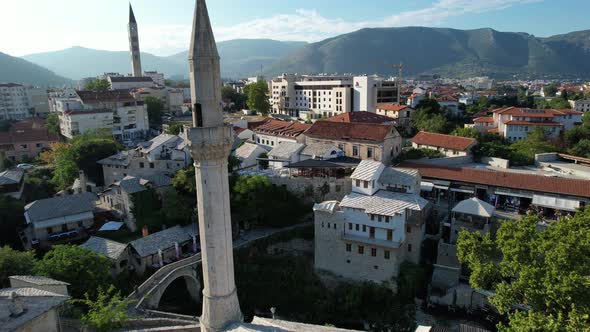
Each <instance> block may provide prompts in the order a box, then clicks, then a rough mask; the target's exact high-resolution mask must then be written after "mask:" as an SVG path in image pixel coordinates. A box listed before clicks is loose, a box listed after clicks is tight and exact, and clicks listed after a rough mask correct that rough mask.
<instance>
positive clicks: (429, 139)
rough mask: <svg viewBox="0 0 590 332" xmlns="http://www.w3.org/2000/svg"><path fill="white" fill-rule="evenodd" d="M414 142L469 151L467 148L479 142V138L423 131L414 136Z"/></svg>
mask: <svg viewBox="0 0 590 332" xmlns="http://www.w3.org/2000/svg"><path fill="white" fill-rule="evenodd" d="M412 142H413V143H415V144H418V145H428V146H436V147H439V148H445V149H451V150H457V151H467V149H469V148H470V147H471V146H473V145H474V144H475V143H477V140H476V139H475V138H469V137H460V136H453V135H443V134H436V133H429V132H425V131H421V132H419V133H418V134H416V136H414V138H412Z"/></svg>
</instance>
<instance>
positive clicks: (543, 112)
mask: <svg viewBox="0 0 590 332" xmlns="http://www.w3.org/2000/svg"><path fill="white" fill-rule="evenodd" d="M492 112H493V113H496V114H502V115H512V116H522V117H529V118H531V117H538V118H545V117H546V118H552V117H554V116H563V115H568V114H583V113H582V112H579V111H576V110H571V109H560V110H556V109H534V108H523V107H504V108H497V109H495V110H492Z"/></svg>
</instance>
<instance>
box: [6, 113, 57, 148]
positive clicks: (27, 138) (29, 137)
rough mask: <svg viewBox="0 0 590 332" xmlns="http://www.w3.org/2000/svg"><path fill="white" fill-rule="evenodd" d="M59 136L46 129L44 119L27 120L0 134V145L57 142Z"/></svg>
mask: <svg viewBox="0 0 590 332" xmlns="http://www.w3.org/2000/svg"><path fill="white" fill-rule="evenodd" d="M57 141H59V135H57V134H53V133H50V132H49V130H47V128H45V121H44V120H43V119H26V120H23V121H21V122H17V123H15V124H13V125H12V126H11V127H10V129H9V130H8V131H6V132H1V133H0V144H18V143H21V142H23V143H26V142H57Z"/></svg>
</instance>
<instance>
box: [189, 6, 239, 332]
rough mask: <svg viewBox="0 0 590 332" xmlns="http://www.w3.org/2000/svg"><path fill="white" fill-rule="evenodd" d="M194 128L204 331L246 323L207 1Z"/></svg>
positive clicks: (196, 25) (197, 28) (194, 80)
mask: <svg viewBox="0 0 590 332" xmlns="http://www.w3.org/2000/svg"><path fill="white" fill-rule="evenodd" d="M189 66H190V83H191V96H192V105H193V106H192V107H193V128H190V129H189V130H188V133H187V138H188V145H189V147H190V150H191V155H192V157H193V159H194V161H195V173H196V182H197V208H198V211H199V234H200V237H201V250H202V252H201V257H202V259H203V315H202V316H201V319H200V322H201V331H207V332H208V331H220V330H222V329H223V328H224V327H226V326H227V325H228V324H229V323H231V322H236V321H241V320H242V313H241V311H240V305H239V303H238V295H237V291H236V284H235V280H234V259H233V245H232V229H231V227H232V225H231V215H230V206H229V183H228V170H227V158H228V156H229V154H230V151H231V147H232V142H233V132H232V128H231V127H229V126H225V125H224V124H223V115H222V107H221V78H220V76H221V73H220V68H219V54H218V53H217V46H216V44H215V38H214V37H213V31H212V29H211V22H210V21H209V14H208V12H207V5H206V4H205V0H196V7H195V16H194V22H193V31H192V38H191V47H190V50H189Z"/></svg>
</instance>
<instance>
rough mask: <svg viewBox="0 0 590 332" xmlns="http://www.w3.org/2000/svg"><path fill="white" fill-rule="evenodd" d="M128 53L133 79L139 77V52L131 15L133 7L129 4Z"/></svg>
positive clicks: (136, 30) (136, 33)
mask: <svg viewBox="0 0 590 332" xmlns="http://www.w3.org/2000/svg"><path fill="white" fill-rule="evenodd" d="M127 29H128V31H129V51H130V53H131V70H132V72H131V73H132V74H133V76H134V77H141V76H142V71H141V52H140V51H139V31H138V29H137V21H136V20H135V14H134V13H133V7H132V6H131V3H129V25H128V26H127Z"/></svg>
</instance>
